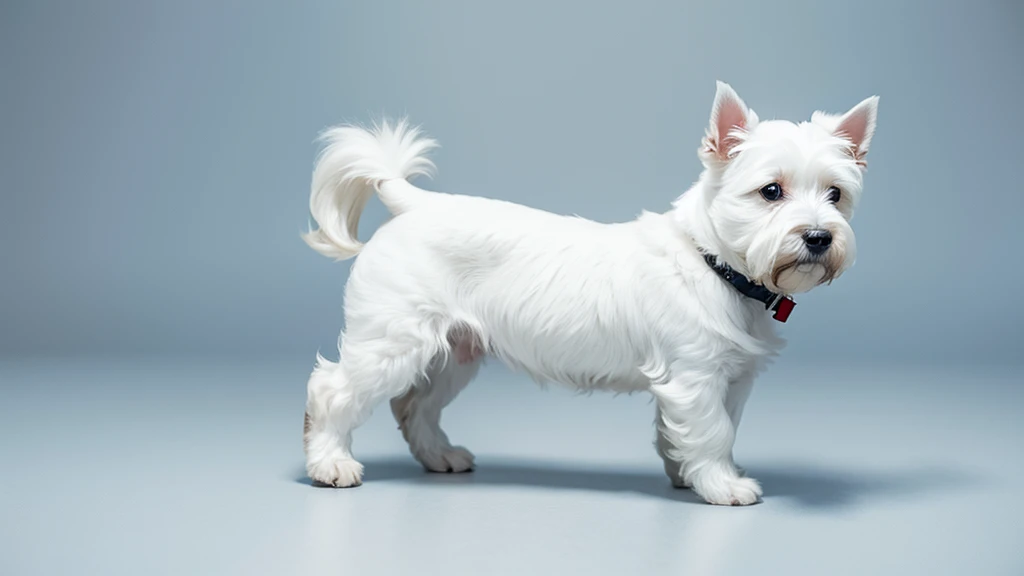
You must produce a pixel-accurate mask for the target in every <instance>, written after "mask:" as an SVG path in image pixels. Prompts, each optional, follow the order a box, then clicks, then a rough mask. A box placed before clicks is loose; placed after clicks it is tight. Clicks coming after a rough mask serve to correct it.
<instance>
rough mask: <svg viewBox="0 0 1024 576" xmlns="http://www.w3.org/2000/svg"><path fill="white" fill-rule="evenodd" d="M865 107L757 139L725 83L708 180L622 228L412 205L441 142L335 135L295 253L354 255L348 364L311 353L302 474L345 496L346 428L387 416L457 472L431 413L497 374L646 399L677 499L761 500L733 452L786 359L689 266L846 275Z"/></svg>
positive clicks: (776, 128) (778, 274) (708, 145)
mask: <svg viewBox="0 0 1024 576" xmlns="http://www.w3.org/2000/svg"><path fill="white" fill-rule="evenodd" d="M876 108H877V98H874V97H873V98H869V99H867V100H865V101H863V102H861V103H860V104H858V105H857V106H856V107H854V108H853V109H852V110H850V111H849V112H847V113H846V114H843V115H840V116H830V115H826V114H822V113H820V112H819V113H815V114H814V116H813V117H812V119H811V121H810V122H802V123H800V124H794V123H791V122H786V121H775V120H773V121H765V122H761V121H759V120H758V118H757V115H756V114H754V112H753V111H751V110H749V109H748V108H747V106H746V105H745V104H744V103H743V101H742V100H740V98H739V97H738V96H737V95H736V93H735V92H734V91H733V90H732V89H731V88H730V87H729V86H728V85H726V84H722V83H719V85H718V91H717V94H716V96H715V101H714V106H713V108H712V115H711V122H710V125H709V127H708V131H707V135H706V137H705V139H704V140H703V143H702V145H701V147H700V150H699V155H700V158H701V160H702V162H703V164H704V167H705V169H704V171H703V173H702V174H701V176H700V179H699V181H698V182H697V183H696V184H695V185H694V186H693V187H692V188H691V189H690V190H688V191H687V192H686V193H685V194H683V195H682V196H681V197H680V198H679V199H678V200H677V201H676V202H675V203H674V205H673V207H672V209H671V210H670V211H668V212H666V213H663V214H655V213H644V214H642V215H641V216H640V217H639V218H638V219H636V220H634V221H632V222H625V223H619V224H599V223H597V222H592V221H589V220H585V219H583V218H578V217H568V216H560V215H555V214H551V213H548V212H543V211H540V210H535V209H532V208H527V207H525V206H521V205H517V204H512V203H509V202H503V201H499V200H490V199H484V198H479V197H472V196H461V195H454V194H444V193H439V192H428V191H426V190H422V189H420V188H417V187H416V186H413V185H412V184H410V183H409V182H408V179H410V178H412V177H414V176H417V175H425V174H428V173H429V172H430V171H431V169H432V168H433V165H432V163H431V162H430V161H429V160H428V159H427V158H426V156H425V154H426V153H427V152H429V151H430V149H431V148H433V147H435V146H436V143H435V142H434V141H433V140H430V139H429V138H425V137H424V136H423V135H422V134H421V133H420V131H419V130H418V129H416V128H414V127H412V126H410V125H409V124H407V123H406V122H404V121H401V122H398V123H386V122H385V123H381V124H378V125H376V126H374V127H373V128H371V129H363V128H359V127H353V126H343V127H337V128H333V129H330V130H328V131H327V132H326V133H325V134H324V139H325V141H326V144H327V145H326V147H325V149H324V151H323V153H322V154H321V156H320V157H319V160H318V162H317V165H316V169H315V172H314V175H313V186H312V195H311V198H310V209H311V212H312V215H313V218H314V219H315V220H316V222H317V224H318V228H317V229H316V230H313V231H311V232H310V233H309V234H308V235H307V236H306V241H307V242H308V243H309V245H310V246H312V247H313V248H314V249H316V250H317V251H318V252H321V253H323V254H325V255H327V256H330V257H332V258H335V259H339V260H340V259H346V258H351V257H353V256H355V255H356V254H359V255H360V257H359V259H358V260H357V261H356V263H355V265H354V266H353V267H352V272H351V276H350V278H349V281H348V285H347V287H346V306H345V321H346V330H345V333H344V335H343V337H342V338H341V340H340V342H341V344H340V352H341V357H340V361H339V362H338V363H333V362H329V361H327V360H325V359H323V358H322V357H318V359H317V365H316V368H315V369H314V371H313V373H312V375H311V377H310V379H309V387H308V388H309V390H308V392H309V397H308V402H307V417H306V434H305V446H306V458H307V471H308V473H309V475H310V477H311V478H312V479H314V480H316V481H318V482H322V483H325V484H329V485H332V486H338V487H348V486H356V485H358V484H359V483H360V482H361V479H362V471H363V467H362V465H361V464H359V463H358V462H357V461H356V460H355V459H354V458H353V457H352V453H351V451H350V447H351V441H352V430H353V429H354V428H356V427H357V426H359V425H360V424H361V423H362V422H363V421H364V420H365V419H366V418H367V416H368V415H369V414H370V412H371V411H372V409H373V408H374V407H375V406H376V405H377V404H379V403H380V402H382V401H384V400H388V399H390V400H391V407H392V410H393V412H394V414H395V418H396V419H397V421H398V422H399V425H400V428H401V430H402V434H403V435H404V436H405V438H406V440H407V441H408V442H409V446H410V449H411V451H412V453H413V455H414V456H415V457H416V458H417V459H418V460H419V461H420V462H421V463H422V464H423V465H424V466H425V467H426V468H427V469H429V470H436V471H450V472H462V471H467V470H470V469H471V468H472V466H473V455H472V454H471V453H470V452H469V451H468V450H466V449H465V448H462V447H459V446H453V445H452V444H451V442H450V441H449V439H448V437H447V436H446V435H445V433H444V431H443V430H442V429H441V427H440V418H441V411H442V409H443V408H444V407H445V406H446V405H447V404H449V403H450V402H451V401H452V400H453V399H454V398H455V396H456V395H457V394H458V393H459V391H461V390H462V389H463V388H464V387H465V386H466V385H467V384H468V383H469V382H470V380H472V378H473V377H474V376H475V375H476V373H477V370H478V368H479V366H480V363H481V361H482V358H483V357H484V356H493V357H495V358H498V359H500V360H501V361H502V362H504V363H505V364H507V365H508V366H510V367H512V368H514V369H517V370H520V371H523V372H525V373H527V374H529V375H530V376H532V377H533V378H534V379H536V380H538V381H546V382H558V383H562V384H565V385H568V386H572V387H575V388H578V389H583V390H597V389H600V390H611V391H616V392H634V391H649V392H650V393H651V394H653V395H654V397H655V398H656V400H657V419H656V423H657V440H656V443H655V444H656V447H657V451H658V454H660V455H661V457H662V458H663V459H664V461H665V471H666V472H667V473H668V475H669V477H670V479H671V481H672V482H673V483H674V484H676V485H678V486H689V487H692V488H693V490H694V491H696V492H697V494H699V495H700V496H701V497H703V498H704V499H705V500H707V501H708V502H711V503H714V504H725V505H730V504H731V505H743V504H751V503H754V502H756V501H757V500H758V499H759V497H760V496H761V487H760V486H759V484H758V483H757V481H756V480H754V479H753V478H747V477H744V476H743V474H742V473H741V471H740V469H738V468H737V466H736V464H735V462H733V458H732V447H733V442H734V440H735V438H736V429H737V426H738V425H739V423H740V417H741V415H742V413H743V405H744V403H745V402H746V399H747V397H748V395H749V394H750V390H751V387H752V385H753V381H754V376H755V374H756V373H757V372H758V371H759V370H760V369H761V368H762V367H763V366H764V364H765V362H766V360H767V359H769V358H770V357H771V356H773V355H774V354H776V353H777V352H778V350H779V349H780V348H781V345H782V342H781V340H780V339H779V338H778V337H776V335H775V333H774V328H773V326H772V324H773V320H771V318H770V313H769V312H766V311H765V309H764V305H763V304H761V303H759V302H756V301H753V300H750V299H748V298H746V297H744V296H742V295H740V294H739V293H738V292H737V291H736V290H735V289H734V288H733V287H732V286H730V285H729V284H727V283H726V282H725V281H723V280H722V279H721V278H720V277H718V276H717V275H716V274H715V273H714V272H713V271H712V270H710V269H709V267H708V266H707V264H706V263H705V262H704V260H703V259H702V257H701V256H700V254H699V251H698V250H699V249H701V250H704V251H706V252H710V253H712V254H715V255H717V256H718V258H719V259H720V260H721V261H723V262H725V263H727V264H729V265H730V266H732V267H733V268H734V269H736V270H737V271H739V272H740V273H742V274H745V275H746V276H748V277H749V278H751V279H752V280H754V281H756V282H759V283H762V284H764V285H765V286H767V287H768V288H770V289H771V290H773V291H776V292H780V293H785V294H794V293H798V292H804V291H807V290H810V289H811V288H813V287H815V286H817V285H819V284H822V283H824V282H829V281H831V280H833V279H834V278H837V277H839V276H840V275H841V274H842V273H843V272H844V271H845V270H846V269H847V268H849V266H850V265H851V264H852V263H853V260H854V256H855V252H856V243H855V240H854V235H853V230H852V229H851V228H850V225H849V223H848V221H849V219H850V218H851V216H852V215H853V211H854V207H855V206H856V204H857V202H858V200H859V199H860V195H861V186H862V173H863V169H864V165H865V164H864V157H865V154H866V153H867V150H868V146H869V144H870V141H871V136H872V134H873V132H874V127H875V117H876ZM772 182H776V183H778V184H780V185H781V187H782V189H783V191H784V194H783V197H782V198H780V199H779V200H777V201H769V200H767V199H766V198H765V197H763V196H762V195H761V193H760V192H759V191H760V190H761V189H762V188H763V187H764V186H765V185H766V184H769V183H772ZM833 186H834V187H838V188H839V189H840V190H841V197H840V199H839V201H838V202H836V203H833V202H832V201H831V200H830V198H829V189H830V188H831V187H833ZM374 193H377V194H378V195H379V196H380V199H381V200H382V201H383V203H384V205H385V206H386V207H387V208H388V210H390V212H391V213H392V214H393V215H394V217H393V218H392V219H391V220H390V221H388V222H387V223H386V224H384V225H383V226H382V227H381V228H380V229H379V230H378V231H377V232H376V233H375V234H374V235H373V238H372V239H371V240H370V241H369V242H368V243H366V244H365V245H363V244H362V243H360V242H359V240H357V238H356V229H357V226H358V222H359V215H360V212H361V211H362V209H363V207H364V206H365V204H366V201H367V200H368V198H369V197H370V196H371V195H372V194H374ZM811 229H824V230H827V231H829V232H831V234H832V238H833V241H832V244H831V246H830V247H829V248H828V250H827V251H826V252H825V253H823V254H820V255H815V254H812V253H811V252H809V251H808V250H807V247H806V245H805V241H804V239H803V234H804V232H806V231H808V230H811Z"/></svg>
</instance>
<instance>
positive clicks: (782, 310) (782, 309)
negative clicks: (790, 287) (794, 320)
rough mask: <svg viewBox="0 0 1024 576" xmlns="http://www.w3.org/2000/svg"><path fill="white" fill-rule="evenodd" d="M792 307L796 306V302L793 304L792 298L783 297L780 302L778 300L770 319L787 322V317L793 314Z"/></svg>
mask: <svg viewBox="0 0 1024 576" xmlns="http://www.w3.org/2000/svg"><path fill="white" fill-rule="evenodd" d="M794 306H796V302H793V299H792V298H790V297H789V296H783V297H782V300H779V303H778V304H777V305H776V307H775V314H773V315H772V318H775V319H776V320H778V321H779V322H785V321H786V320H789V315H790V313H792V312H793V307H794Z"/></svg>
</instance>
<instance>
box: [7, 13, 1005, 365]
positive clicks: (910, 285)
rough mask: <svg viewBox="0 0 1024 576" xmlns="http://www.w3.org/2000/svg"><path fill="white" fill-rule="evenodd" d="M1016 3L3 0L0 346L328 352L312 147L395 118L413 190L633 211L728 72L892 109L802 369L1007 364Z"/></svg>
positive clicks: (20, 352)
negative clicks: (305, 237) (412, 135)
mask: <svg viewBox="0 0 1024 576" xmlns="http://www.w3.org/2000/svg"><path fill="white" fill-rule="evenodd" d="M1021 6H1022V4H1021V3H1018V2H1011V1H1004V2H971V3H968V2H963V3H957V2H923V3H912V2H891V1H879V2H876V1H871V2H860V1H858V2H842V3H828V5H825V4H823V3H818V2H807V3H788V4H787V5H786V6H784V7H782V6H773V7H768V6H763V5H762V3H761V2H756V1H742V2H729V3H722V5H720V6H711V5H710V3H707V2H699V3H698V2H693V3H684V2H660V3H652V2H636V1H634V2H628V3H618V4H617V5H600V6H599V5H597V4H595V3H590V2H575V3H568V2H559V3H552V2H505V3H496V2H479V3H471V2H465V3H457V2H402V3H398V2H375V3H371V2H359V3H356V2H329V1H321V2H292V3H286V2H276V3H259V2H241V1H240V2H206V1H195V0H189V1H178V2H163V3H156V2H128V1H124V2H109V1H99V0H93V1H90V2H70V1H69V2H54V1H46V0H39V1H34V2H30V1H27V0H25V1H20V2H18V1H10V0H8V1H5V2H2V3H0V70H2V80H0V83H2V84H0V85H2V90H0V147H2V148H0V187H2V188H0V190H2V196H0V202H2V204H0V266H2V268H0V269H2V281H0V302H2V304H0V353H2V354H3V355H5V356H29V355H66V356H78V355H102V356H122V355H210V356H233V357H244V356H248V355H254V356H261V357H266V356H278V355H283V356H290V355H296V354H300V355H301V354H304V355H309V357H310V358H311V357H312V354H313V353H314V351H315V350H316V349H317V348H323V349H325V350H326V351H331V350H330V348H331V347H332V346H333V344H334V340H335V337H336V335H337V331H338V329H339V327H340V325H341V318H342V314H341V290H342V286H343V283H344V280H345V276H346V271H347V266H348V265H347V264H333V263H331V262H330V261H328V260H327V259H325V258H323V257H321V256H319V255H317V254H315V253H314V252H313V251H312V250H310V249H308V248H307V247H306V246H305V245H304V244H303V243H302V242H301V240H300V239H299V234H300V232H301V231H303V230H304V229H305V227H306V225H307V208H306V203H307V198H308V196H307V195H308V185H309V177H310V170H311V167H312V163H313V158H314V156H315V153H316V147H315V145H314V142H313V139H314V137H315V136H316V134H317V132H318V131H319V130H321V129H322V128H324V127H325V126H327V125H330V124H332V123H336V122H339V121H344V120H356V121H364V120H366V119H368V118H370V117H372V115H373V114H380V113H387V114H392V115H395V114H406V113H407V114H409V115H410V116H411V118H412V119H413V120H414V121H415V122H417V123H421V124H423V125H424V126H425V128H426V129H427V130H428V132H429V133H430V134H431V135H433V136H435V137H437V138H438V139H439V140H440V141H441V143H442V145H443V148H442V149H441V150H440V151H439V152H438V153H437V154H436V156H435V159H436V161H437V164H438V166H439V168H440V176H439V178H438V179H437V180H436V181H435V182H432V183H429V186H431V187H435V188H439V189H445V190H448V191H455V192H464V193H470V194H481V195H487V196H493V197H499V198H505V199H509V200H513V201H517V202H522V203H526V204H530V205H533V206H536V207H539V208H544V209H548V210H552V211H555V212H561V213H571V212H575V213H578V214H581V215H583V216H587V217H590V218H594V219H597V220H602V221H615V220H623V219H628V218H631V217H633V216H634V215H635V214H637V213H638V212H639V211H640V210H641V209H649V210H665V209H667V208H668V206H669V203H670V201H671V200H672V199H673V198H675V196H676V195H677V194H679V193H680V192H681V191H683V190H684V189H686V188H687V187H688V185H689V184H690V183H691V182H692V181H693V180H694V179H695V178H696V177H697V174H698V171H699V164H698V161H697V158H696V154H695V151H696V148H697V145H698V142H699V139H700V137H701V135H702V131H703V129H704V126H705V124H706V122H707V117H708V113H709V107H710V104H711V99H712V96H713V94H714V81H715V80H716V79H722V80H725V81H727V82H730V83H731V84H732V85H733V86H734V87H735V88H736V89H737V90H738V91H739V93H740V95H741V96H742V97H744V98H745V99H746V101H747V103H748V104H750V105H751V106H752V107H753V108H754V109H755V110H756V111H757V112H758V113H759V114H760V115H761V117H762V118H773V117H779V118H788V119H806V118H808V117H809V115H810V113H811V111H812V110H814V109H816V108H823V109H826V110H829V111H843V110H845V109H847V108H848V107H850V106H852V105H853V104H856V103H857V102H859V101H860V100H861V99H862V98H864V97H866V96H869V95H871V94H879V95H881V106H880V115H879V128H878V132H877V134H876V138H875V140H874V142H873V146H872V150H871V154H870V170H869V173H868V176H867V188H866V194H865V198H864V202H863V204H862V206H861V209H860V211H859V213H858V215H857V217H856V218H855V221H854V224H855V227H856V229H857V231H858V235H859V242H860V256H859V262H858V264H857V265H856V266H855V267H854V269H853V270H852V271H851V272H850V273H849V274H848V275H847V276H845V277H844V278H842V279H841V280H840V281H839V282H837V283H836V284H834V285H833V286H832V287H831V288H829V289H825V290H821V291H819V292H817V293H815V294H811V295H808V296H805V297H802V298H800V305H799V307H798V308H797V311H796V313H795V315H794V316H793V319H792V320H791V322H790V324H789V325H787V326H786V327H785V329H784V332H785V333H786V334H787V335H788V337H789V339H790V341H791V343H792V345H791V347H790V350H789V351H788V355H789V357H790V358H793V359H795V360H802V361H821V362H824V361H831V360H834V359H837V358H840V359H843V360H848V361H851V362H856V363H869V362H874V361H881V360H885V361H892V360H897V361H900V360H906V361H911V362H933V361H934V362H947V361H949V362H972V363H973V362H978V363H1016V362H1019V361H1020V354H1019V352H1020V348H1021V344H1020V343H1021V338H1020V326H1021V324H1022V320H1024V312H1022V308H1021V306H1020V304H1019V303H1018V299H1019V298H1020V293H1019V291H1020V288H1019V286H1020V284H1021V280H1022V278H1021V259H1020V256H1019V254H1020V250H1019V248H1018V245H1019V243H1020V240H1019V238H1018V235H1017V234H1016V233H1015V230H1017V229H1018V220H1019V219H1020V217H1021V213H1022V209H1024V193H1022V192H1021V184H1020V178H1019V176H1018V172H1017V170H1018V168H1019V164H1020V156H1021V146H1020V139H1021V134H1022V133H1024V114H1022V108H1024V107H1022V105H1021V94H1022V93H1024V91H1022V88H1024V83H1022V80H1024V75H1022V74H1021V61H1022V57H1024V50H1022V48H1024V35H1022V34H1021V33H1020V30H1021V26H1022V24H1024V19H1022V14H1024V10H1022V8H1021ZM383 217H384V212H383V209H382V208H381V207H380V206H379V205H376V204H375V205H372V206H371V208H370V211H369V212H368V214H367V217H366V218H365V220H364V226H363V236H364V238H365V237H367V236H368V235H369V234H370V233H371V232H372V230H373V228H374V226H375V225H376V224H377V223H379V222H380V221H381V220H382V218H383Z"/></svg>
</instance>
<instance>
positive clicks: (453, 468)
mask: <svg viewBox="0 0 1024 576" xmlns="http://www.w3.org/2000/svg"><path fill="white" fill-rule="evenodd" d="M419 461H420V463H421V464H423V467H424V468H426V469H427V470H429V471H430V472H454V473H458V472H470V471H472V470H473V453H472V452H470V451H469V450H466V449H465V448H463V447H462V446H449V447H447V448H445V449H443V450H439V451H437V452H435V453H432V454H425V455H421V456H419Z"/></svg>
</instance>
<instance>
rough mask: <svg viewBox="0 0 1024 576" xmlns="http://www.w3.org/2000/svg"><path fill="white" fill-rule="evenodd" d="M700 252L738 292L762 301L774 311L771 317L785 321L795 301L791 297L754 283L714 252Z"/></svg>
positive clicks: (767, 307)
mask: <svg viewBox="0 0 1024 576" xmlns="http://www.w3.org/2000/svg"><path fill="white" fill-rule="evenodd" d="M700 253H701V255H702V256H704V261H705V262H707V263H708V266H710V267H711V269H712V270H714V271H715V272H716V273H717V274H718V275H719V276H721V277H722V279H723V280H725V281H726V282H728V283H729V284H732V286H733V288H735V289H736V290H739V292H740V294H743V295H744V296H746V297H747V298H753V299H754V300H757V301H758V302H763V303H764V309H765V310H771V311H773V312H775V314H773V315H772V318H775V319H776V320H778V321H779V322H785V321H786V320H788V319H789V314H790V313H791V312H793V307H794V306H796V302H794V301H793V299H792V298H790V297H789V296H786V295H785V294H776V293H775V292H772V291H771V290H769V289H767V288H765V287H764V286H762V285H760V284H755V283H754V282H752V281H751V280H750V279H749V278H747V277H746V276H744V275H743V274H740V273H739V272H737V271H736V270H733V268H732V266H729V265H728V264H726V263H725V262H722V261H721V260H719V259H718V257H717V256H715V255H714V254H708V253H707V252H705V251H703V250H700Z"/></svg>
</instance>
